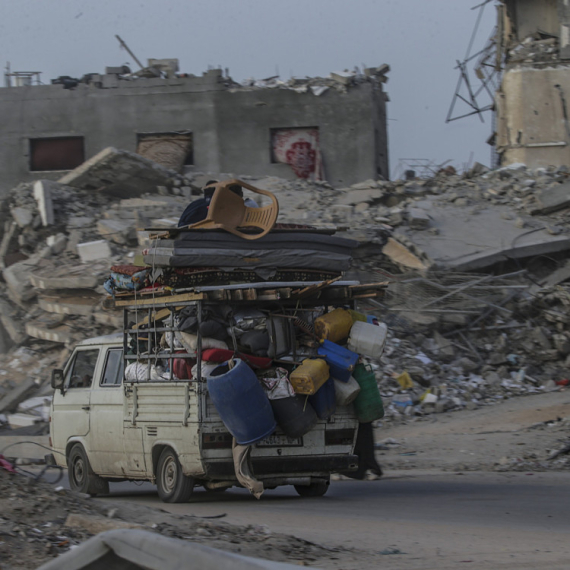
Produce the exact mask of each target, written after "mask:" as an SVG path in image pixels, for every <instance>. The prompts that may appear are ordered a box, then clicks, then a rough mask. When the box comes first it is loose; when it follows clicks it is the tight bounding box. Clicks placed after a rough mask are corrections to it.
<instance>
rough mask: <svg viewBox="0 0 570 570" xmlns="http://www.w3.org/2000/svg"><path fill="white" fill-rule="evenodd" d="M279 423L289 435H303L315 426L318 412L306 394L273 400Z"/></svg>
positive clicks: (272, 405)
mask: <svg viewBox="0 0 570 570" xmlns="http://www.w3.org/2000/svg"><path fill="white" fill-rule="evenodd" d="M271 408H272V409H273V413H274V414H275V419H276V420H277V425H278V426H279V427H280V428H281V429H282V430H283V432H284V433H285V435H287V436H288V437H301V436H303V435H305V434H306V433H307V432H309V431H310V430H311V429H313V428H314V427H315V424H316V423H317V421H318V418H317V414H316V412H315V410H314V408H313V406H311V404H310V403H309V402H307V397H306V396H299V395H297V396H293V397H292V398H279V399H278V400H271Z"/></svg>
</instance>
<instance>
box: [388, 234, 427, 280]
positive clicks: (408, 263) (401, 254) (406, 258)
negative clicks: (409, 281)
mask: <svg viewBox="0 0 570 570" xmlns="http://www.w3.org/2000/svg"><path fill="white" fill-rule="evenodd" d="M382 253H383V254H384V255H386V256H387V257H389V258H390V259H391V260H392V261H393V262H394V263H396V264H397V265H401V266H403V267H407V268H408V269H415V270H417V271H422V272H423V271H427V269H428V266H427V265H426V264H425V263H424V262H423V261H422V260H421V259H420V258H419V257H418V256H417V255H415V254H413V253H412V252H411V251H410V250H409V249H408V248H407V247H406V246H405V245H403V244H401V243H400V242H399V241H397V240H395V239H393V238H388V241H387V243H386V245H385V246H384V248H383V249H382Z"/></svg>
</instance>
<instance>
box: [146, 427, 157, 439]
mask: <svg viewBox="0 0 570 570" xmlns="http://www.w3.org/2000/svg"><path fill="white" fill-rule="evenodd" d="M146 435H148V436H149V437H156V436H157V435H158V428H157V427H150V426H147V428H146Z"/></svg>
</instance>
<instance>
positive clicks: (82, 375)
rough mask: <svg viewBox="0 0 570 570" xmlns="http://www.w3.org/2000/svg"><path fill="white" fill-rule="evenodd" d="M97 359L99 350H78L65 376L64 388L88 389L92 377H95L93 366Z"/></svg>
mask: <svg viewBox="0 0 570 570" xmlns="http://www.w3.org/2000/svg"><path fill="white" fill-rule="evenodd" d="M97 358H99V349H98V348H97V349H91V350H78V351H77V352H76V353H75V358H74V360H73V363H72V364H71V366H70V367H69V369H68V371H67V374H66V375H65V388H66V390H70V389H72V388H90V387H91V382H92V381H93V376H94V375H95V365H96V364H97Z"/></svg>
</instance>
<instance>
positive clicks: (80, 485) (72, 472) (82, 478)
mask: <svg viewBox="0 0 570 570" xmlns="http://www.w3.org/2000/svg"><path fill="white" fill-rule="evenodd" d="M67 474H68V476H69V486H70V487H71V490H72V491H77V492H78V493H87V494H89V495H93V496H94V495H106V494H108V493H109V483H108V482H107V481H105V479H102V478H101V477H99V476H98V475H95V473H93V470H92V469H91V464H90V463H89V459H88V458H87V453H85V449H83V446H82V445H81V444H79V443H77V444H75V445H74V446H73V447H72V448H71V451H70V452H69V455H68V456H67Z"/></svg>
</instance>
